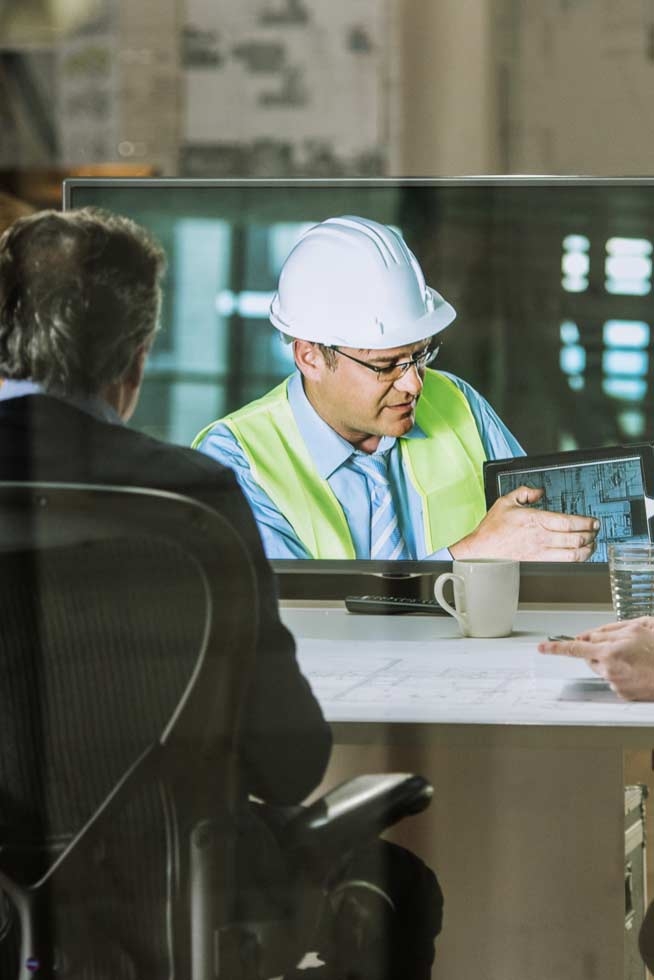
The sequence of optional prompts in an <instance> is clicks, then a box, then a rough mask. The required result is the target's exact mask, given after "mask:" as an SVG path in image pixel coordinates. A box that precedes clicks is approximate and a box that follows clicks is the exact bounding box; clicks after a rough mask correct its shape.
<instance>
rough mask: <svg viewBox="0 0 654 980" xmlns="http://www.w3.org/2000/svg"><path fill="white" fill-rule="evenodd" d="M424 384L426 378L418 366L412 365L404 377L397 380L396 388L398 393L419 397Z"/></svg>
mask: <svg viewBox="0 0 654 980" xmlns="http://www.w3.org/2000/svg"><path fill="white" fill-rule="evenodd" d="M424 383H425V382H424V378H423V376H422V375H421V374H420V371H419V370H418V368H417V366H416V365H415V364H412V365H411V367H410V368H407V369H406V371H405V372H404V374H403V375H402V377H401V378H398V379H397V381H396V382H395V387H396V388H397V389H398V391H408V392H409V393H410V394H412V395H419V394H420V392H421V391H422V386H423V385H424Z"/></svg>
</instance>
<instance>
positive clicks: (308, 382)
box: [194, 216, 599, 561]
mask: <svg viewBox="0 0 654 980" xmlns="http://www.w3.org/2000/svg"><path fill="white" fill-rule="evenodd" d="M455 316H456V313H455V311H454V309H453V308H452V306H450V304H449V303H448V302H447V301H446V300H445V299H443V297H442V296H440V295H439V294H438V293H437V292H436V291H435V290H434V289H431V288H430V287H429V286H427V285H426V284H425V280H424V277H423V274H422V271H421V269H420V266H419V265H418V262H417V260H416V258H415V256H414V255H413V253H412V252H411V251H410V250H409V249H408V247H407V246H406V244H405V243H404V241H403V239H402V238H401V237H400V235H399V234H397V232H396V231H394V230H393V229H392V228H390V227H387V226H386V225H382V224H378V223H377V222H375V221H370V220H368V219H365V218H358V217H349V216H348V217H342V218H329V219H328V220H326V221H323V222H322V223H321V224H319V225H316V226H315V227H313V228H311V229H310V230H309V231H308V232H307V233H306V234H305V235H304V236H303V237H302V238H301V240H300V241H299V243H298V244H297V245H296V246H295V248H294V249H293V250H292V251H291V253H290V255H289V256H288V258H287V259H286V262H285V263H284V266H283V268H282V271H281V274H280V279H279V287H278V291H277V293H276V294H275V297H274V299H273V302H272V306H271V313H270V319H271V322H272V324H273V326H274V327H276V328H277V329H278V330H279V331H280V332H281V333H282V335H283V337H284V338H285V339H286V340H287V341H289V342H291V343H292V344H293V352H294V356H295V363H296V366H297V371H296V372H295V374H293V375H292V376H291V377H290V378H289V379H287V380H286V381H285V382H283V383H282V384H281V385H279V386H278V387H277V388H275V389H273V390H272V391H270V392H269V393H268V394H267V395H265V396H264V397H263V398H260V399H258V400H257V401H255V402H252V403H251V404H249V405H246V406H245V407H244V408H242V409H240V410H239V411H236V412H234V413H232V414H231V415H229V416H227V417H226V418H224V419H221V420H218V421H217V422H215V423H212V424H211V425H209V426H207V427H206V428H205V429H203V430H202V432H200V434H199V435H198V436H197V438H196V439H195V441H194V446H196V447H197V448H199V449H200V450H202V451H203V452H205V453H207V454H208V455H210V456H213V457H214V458H216V459H218V460H219V461H220V462H222V463H224V464H226V465H227V466H230V467H231V468H232V469H233V470H234V471H235V472H236V475H237V477H238V480H239V483H240V484H241V487H242V488H243V490H244V492H245V494H246V496H247V498H248V500H249V502H250V505H251V507H252V510H253V512H254V515H255V517H256V519H257V523H258V525H259V529H260V531H261V535H262V537H263V541H264V546H265V548H266V552H267V554H268V557H269V558H372V559H378V560H384V559H388V560H396V559H421V558H433V559H443V560H449V559H450V558H451V557H454V558H470V557H506V558H517V559H522V560H530V559H531V560H541V561H542V560H551V561H585V560H586V559H587V558H588V557H589V556H590V555H591V554H592V551H593V547H594V540H595V535H596V532H597V529H598V527H599V524H598V522H597V521H596V520H594V519H593V518H588V517H583V516H578V515H564V514H555V513H550V512H546V511H542V510H537V509H532V508H530V507H528V506H525V505H529V504H532V503H535V502H536V501H537V500H539V499H540V497H541V496H542V493H543V491H542V490H537V489H533V488H527V487H519V488H518V489H517V490H515V491H513V492H512V493H511V494H507V495H506V496H505V497H502V498H501V499H500V500H498V501H497V502H496V503H495V504H494V505H493V507H492V508H491V510H490V511H489V512H488V513H486V507H485V500H484V490H483V480H482V471H483V463H484V460H485V459H498V458H502V457H507V456H516V455H523V450H522V449H521V447H520V445H519V444H518V442H517V441H516V439H515V438H514V437H513V435H512V434H511V433H510V432H509V431H508V429H507V428H506V427H505V426H504V424H503V423H502V422H501V420H500V419H499V418H498V416H497V415H496V413H495V412H494V411H493V409H492V408H491V406H490V405H489V404H488V402H487V401H486V400H485V399H484V398H483V397H482V396H481V395H479V394H478V393H477V392H476V391H475V390H474V388H472V387H471V386H470V385H468V384H467V383H466V382H465V381H462V380H461V379H460V378H457V377H455V376H454V375H451V374H446V373H445V372H437V371H434V370H431V369H429V368H428V365H429V364H430V363H432V362H433V361H434V359H435V357H436V355H437V353H438V348H439V346H440V345H439V335H440V333H441V331H442V330H444V329H445V328H446V327H447V326H448V325H449V324H450V323H451V322H452V320H454V318H455Z"/></svg>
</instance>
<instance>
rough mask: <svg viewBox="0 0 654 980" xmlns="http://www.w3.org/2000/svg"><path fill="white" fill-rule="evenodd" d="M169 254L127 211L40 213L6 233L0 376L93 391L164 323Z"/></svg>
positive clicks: (0, 254) (1, 260) (67, 390)
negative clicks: (122, 213)
mask: <svg viewBox="0 0 654 980" xmlns="http://www.w3.org/2000/svg"><path fill="white" fill-rule="evenodd" d="M165 266H166V260H165V255H164V252H163V250H162V248H161V246H160V245H159V244H158V242H157V241H156V240H155V239H154V238H153V237H152V236H151V235H150V234H149V233H148V232H147V231H146V230H145V229H144V228H141V227H140V226H139V225H137V224H136V223H135V222H133V221H131V220H130V219H128V218H124V217H121V216H119V215H115V214H111V213H109V212H107V211H102V210H100V209H96V208H82V209H80V210H77V211H69V212H67V213H64V214H61V213H59V212H57V211H41V212H37V213H36V214H34V215H31V216H29V217H25V218H20V219H19V220H18V221H15V222H14V223H13V224H12V225H11V226H10V227H9V228H8V229H7V230H6V231H5V232H4V234H3V235H2V237H0V376H2V377H4V378H13V379H30V380H32V381H35V382H38V383H40V384H42V385H43V387H44V388H45V390H46V391H52V392H60V393H62V394H73V393H75V394H95V393H97V392H98V391H100V389H101V388H102V387H103V386H104V385H106V384H111V383H113V382H115V381H118V380H120V379H121V378H122V377H123V375H124V374H125V372H126V371H127V370H128V368H129V367H130V365H131V363H132V360H133V358H134V355H135V353H136V351H137V350H138V349H139V347H141V346H142V345H143V344H148V343H150V341H151V339H152V337H153V335H154V332H155V330H156V329H157V325H158V320H159V312H160V306H161V280H162V277H163V274H164V271H165Z"/></svg>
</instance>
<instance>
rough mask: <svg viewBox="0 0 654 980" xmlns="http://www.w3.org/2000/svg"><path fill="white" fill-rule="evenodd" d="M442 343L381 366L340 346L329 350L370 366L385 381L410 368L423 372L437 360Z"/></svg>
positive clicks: (395, 377)
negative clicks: (410, 356) (404, 359)
mask: <svg viewBox="0 0 654 980" xmlns="http://www.w3.org/2000/svg"><path fill="white" fill-rule="evenodd" d="M442 346H443V345H442V343H440V344H435V345H434V346H433V347H429V348H428V349H427V350H425V351H422V353H420V354H414V355H413V357H412V358H411V360H409V361H398V362H397V363H396V364H385V365H384V366H383V367H380V366H379V365H378V364H370V363H369V362H368V361H362V360H360V359H359V358H358V357H352V355H351V354H346V353H345V351H344V350H341V349H340V347H334V346H330V347H329V350H333V351H335V353H336V354H341V355H342V356H343V357H347V358H348V360H350V361H354V363H355V364H362V365H363V367H366V368H368V370H369V371H374V372H375V374H376V375H377V381H385V382H392V383H393V382H395V381H399V380H400V378H403V377H404V375H405V374H406V373H407V371H408V370H409V368H412V367H414V368H415V369H416V371H417V372H418V374H421V373H422V372H423V371H424V370H425V368H426V367H427V365H428V364H431V363H432V361H435V360H436V357H437V355H438V352H439V350H440V349H441V347H442Z"/></svg>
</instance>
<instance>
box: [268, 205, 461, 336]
mask: <svg viewBox="0 0 654 980" xmlns="http://www.w3.org/2000/svg"><path fill="white" fill-rule="evenodd" d="M455 316H456V312H455V310H454V308H453V307H452V306H450V304H449V303H448V302H447V301H446V300H444V299H443V297H442V296H441V295H440V294H439V293H437V292H436V290H435V289H431V288H430V287H429V286H426V285H425V278H424V276H423V274H422V270H421V268H420V266H419V265H418V260H417V259H416V257H415V255H414V254H413V252H411V250H410V249H409V248H408V247H407V245H406V243H405V242H404V240H403V239H402V237H401V236H400V235H399V234H398V233H397V232H396V231H394V230H393V229H392V228H389V227H388V226H387V225H381V224H379V223H378V222H377V221H370V220H369V219H368V218H356V217H352V216H350V215H346V216H344V217H342V218H328V219H327V220H326V221H323V222H321V224H319V225H314V227H313V228H310V229H309V230H308V231H307V232H306V233H305V234H304V235H303V236H302V238H301V239H300V241H299V242H298V243H297V245H296V246H295V248H294V249H293V250H292V251H291V253H290V254H289V256H288V258H287V259H286V261H285V263H284V265H283V267H282V271H281V273H280V277H279V286H278V288H277V292H276V293H275V295H274V297H273V300H272V303H271V306H270V322H271V323H272V324H273V326H274V327H277V329H278V330H281V331H282V332H283V333H284V334H287V335H288V336H290V337H297V338H300V339H302V340H310V341H314V342H317V343H320V344H326V345H333V346H336V347H339V346H343V347H360V348H364V349H368V348H369V349H372V350H383V349H387V348H390V347H403V346H404V345H405V344H414V343H416V342H417V341H419V340H425V339H426V338H427V337H431V336H433V335H434V334H436V333H439V331H441V330H443V329H444V328H445V327H447V326H448V325H449V324H450V323H451V322H452V320H453V319H454V318H455Z"/></svg>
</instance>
